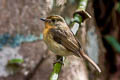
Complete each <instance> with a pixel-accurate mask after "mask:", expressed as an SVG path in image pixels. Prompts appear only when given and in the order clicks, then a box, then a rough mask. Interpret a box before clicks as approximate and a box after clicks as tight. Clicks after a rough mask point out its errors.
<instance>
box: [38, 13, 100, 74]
mask: <svg viewBox="0 0 120 80" xmlns="http://www.w3.org/2000/svg"><path fill="white" fill-rule="evenodd" d="M40 19H41V20H42V21H44V22H45V28H44V30H43V40H44V42H45V43H46V45H47V46H48V49H50V50H51V51H52V52H53V53H55V54H56V55H59V56H69V55H75V56H77V57H80V58H81V57H82V58H84V59H86V60H87V61H88V62H90V63H91V64H92V65H93V66H94V67H95V68H96V69H97V70H98V72H101V69H100V68H99V66H98V65H97V64H96V63H95V62H94V61H93V60H92V59H91V58H89V57H88V55H87V54H86V53H85V51H84V49H83V48H82V46H81V44H80V41H79V40H78V39H77V38H76V37H75V35H74V34H73V32H72V31H71V29H70V28H69V27H68V25H67V23H66V22H65V20H64V18H63V17H61V16H59V15H51V16H48V17H46V18H40Z"/></svg>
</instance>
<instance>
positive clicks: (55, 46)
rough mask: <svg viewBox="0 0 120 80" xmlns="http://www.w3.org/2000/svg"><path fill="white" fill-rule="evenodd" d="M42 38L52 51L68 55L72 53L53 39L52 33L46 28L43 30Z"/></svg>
mask: <svg viewBox="0 0 120 80" xmlns="http://www.w3.org/2000/svg"><path fill="white" fill-rule="evenodd" d="M43 39H44V41H45V43H46V44H47V46H48V48H49V49H50V50H51V51H52V52H54V53H55V54H56V55H60V56H68V55H71V54H72V53H71V52H69V51H68V50H67V49H66V48H65V47H64V46H62V45H61V44H59V43H57V42H56V41H55V40H54V39H53V36H52V34H51V33H50V32H49V30H47V29H46V30H44V32H43Z"/></svg>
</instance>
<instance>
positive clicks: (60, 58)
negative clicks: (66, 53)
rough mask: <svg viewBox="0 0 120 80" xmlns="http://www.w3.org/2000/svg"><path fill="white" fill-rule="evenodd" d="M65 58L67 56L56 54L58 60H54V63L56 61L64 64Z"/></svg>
mask: <svg viewBox="0 0 120 80" xmlns="http://www.w3.org/2000/svg"><path fill="white" fill-rule="evenodd" d="M64 59H65V57H63V56H58V55H57V56H56V61H55V62H54V64H55V63H61V64H63V65H64Z"/></svg>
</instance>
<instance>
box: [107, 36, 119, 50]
mask: <svg viewBox="0 0 120 80" xmlns="http://www.w3.org/2000/svg"><path fill="white" fill-rule="evenodd" d="M105 39H106V40H107V42H108V43H109V44H110V45H112V47H113V48H114V49H115V50H116V51H117V52H120V43H119V42H118V41H117V40H116V39H115V38H114V37H113V36H110V35H108V36H105Z"/></svg>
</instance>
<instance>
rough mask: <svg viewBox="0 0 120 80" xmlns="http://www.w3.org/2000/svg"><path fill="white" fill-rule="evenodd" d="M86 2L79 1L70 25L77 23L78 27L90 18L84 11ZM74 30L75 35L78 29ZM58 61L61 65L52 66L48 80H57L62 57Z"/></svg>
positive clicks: (62, 60)
mask: <svg viewBox="0 0 120 80" xmlns="http://www.w3.org/2000/svg"><path fill="white" fill-rule="evenodd" d="M87 2H88V0H80V2H79V6H78V8H77V10H76V11H75V13H74V14H73V22H72V23H74V25H75V24H76V23H79V25H80V24H81V22H83V21H85V20H86V19H87V18H91V16H90V15H89V14H88V13H87V12H86V11H85V9H86V6H87ZM75 28H77V27H76V26H73V28H72V29H71V30H72V31H73V33H74V34H76V32H77V31H78V29H76V31H75V30H74V29H75ZM78 28H79V26H78ZM58 60H60V61H61V62H62V63H59V62H57V63H55V64H54V68H53V72H52V73H51V76H50V80H58V76H59V73H60V71H61V68H62V64H63V63H64V57H62V56H59V57H57V61H58Z"/></svg>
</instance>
